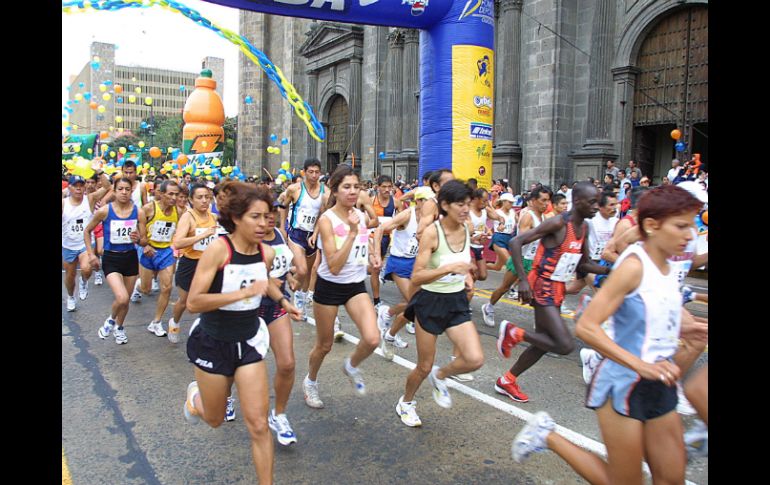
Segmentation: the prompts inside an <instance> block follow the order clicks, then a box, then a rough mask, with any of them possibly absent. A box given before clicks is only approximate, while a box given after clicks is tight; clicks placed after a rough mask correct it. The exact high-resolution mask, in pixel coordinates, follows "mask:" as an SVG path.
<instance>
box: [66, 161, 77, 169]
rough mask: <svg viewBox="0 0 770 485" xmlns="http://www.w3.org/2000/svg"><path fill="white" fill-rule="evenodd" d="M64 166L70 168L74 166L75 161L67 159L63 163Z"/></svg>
mask: <svg viewBox="0 0 770 485" xmlns="http://www.w3.org/2000/svg"><path fill="white" fill-rule="evenodd" d="M64 166H65V167H67V168H68V169H69V170H72V169H73V168H75V162H73V161H72V160H67V161H66V162H65V163H64Z"/></svg>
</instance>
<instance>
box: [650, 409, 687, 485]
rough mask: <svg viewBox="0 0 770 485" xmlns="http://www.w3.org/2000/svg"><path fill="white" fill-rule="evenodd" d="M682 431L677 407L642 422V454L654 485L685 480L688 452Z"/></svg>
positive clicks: (667, 484)
mask: <svg viewBox="0 0 770 485" xmlns="http://www.w3.org/2000/svg"><path fill="white" fill-rule="evenodd" d="M683 433H684V430H683V429H682V419H681V418H680V417H679V415H678V414H677V413H676V411H671V412H669V413H667V414H664V415H663V416H660V417H657V418H655V419H649V420H647V421H646V422H645V423H644V450H645V457H646V458H647V463H648V464H649V465H650V472H651V474H652V483H654V484H655V485H679V484H681V483H684V474H685V467H686V466H687V453H686V452H685V449H684V438H683Z"/></svg>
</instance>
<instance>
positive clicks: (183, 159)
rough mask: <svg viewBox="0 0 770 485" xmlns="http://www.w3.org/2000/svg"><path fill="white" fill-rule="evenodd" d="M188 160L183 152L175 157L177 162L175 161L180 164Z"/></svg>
mask: <svg viewBox="0 0 770 485" xmlns="http://www.w3.org/2000/svg"><path fill="white" fill-rule="evenodd" d="M188 161H189V159H188V158H187V155H185V154H182V155H179V156H178V157H177V159H176V162H177V163H181V164H182V165H184V164H185V163H187V162H188Z"/></svg>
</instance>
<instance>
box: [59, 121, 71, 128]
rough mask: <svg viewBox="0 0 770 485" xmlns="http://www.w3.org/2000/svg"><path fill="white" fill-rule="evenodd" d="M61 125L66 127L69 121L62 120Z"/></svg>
mask: <svg viewBox="0 0 770 485" xmlns="http://www.w3.org/2000/svg"><path fill="white" fill-rule="evenodd" d="M61 125H62V126H63V127H65V128H66V127H68V126H69V125H70V122H69V121H62V122H61Z"/></svg>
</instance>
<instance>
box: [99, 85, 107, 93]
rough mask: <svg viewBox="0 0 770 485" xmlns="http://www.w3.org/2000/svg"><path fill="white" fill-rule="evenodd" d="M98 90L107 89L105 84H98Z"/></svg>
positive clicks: (103, 90)
mask: <svg viewBox="0 0 770 485" xmlns="http://www.w3.org/2000/svg"><path fill="white" fill-rule="evenodd" d="M99 91H101V92H105V91H107V86H106V85H105V84H100V85H99Z"/></svg>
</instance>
